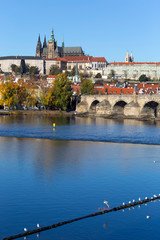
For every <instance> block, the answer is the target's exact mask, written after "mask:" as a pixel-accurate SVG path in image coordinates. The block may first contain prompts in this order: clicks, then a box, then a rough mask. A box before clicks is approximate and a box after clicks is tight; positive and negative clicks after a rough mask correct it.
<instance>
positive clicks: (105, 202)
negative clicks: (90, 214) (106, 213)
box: [103, 200, 109, 208]
mask: <svg viewBox="0 0 160 240" xmlns="http://www.w3.org/2000/svg"><path fill="white" fill-rule="evenodd" d="M103 203H104V204H106V206H107V208H109V204H108V202H107V201H105V200H104V202H103Z"/></svg>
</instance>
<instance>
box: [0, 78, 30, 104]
mask: <svg viewBox="0 0 160 240" xmlns="http://www.w3.org/2000/svg"><path fill="white" fill-rule="evenodd" d="M0 93H1V104H5V105H7V106H8V107H9V108H13V107H16V108H21V107H22V104H23V103H24V102H25V100H26V97H27V95H28V94H27V91H26V88H25V87H24V86H20V85H18V84H17V83H13V82H6V83H2V84H1V86H0Z"/></svg>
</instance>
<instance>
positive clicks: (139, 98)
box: [76, 94, 160, 120]
mask: <svg viewBox="0 0 160 240" xmlns="http://www.w3.org/2000/svg"><path fill="white" fill-rule="evenodd" d="M76 113H77V114H79V115H94V116H104V117H108V118H111V117H120V116H121V117H123V118H136V119H142V118H144V119H145V118H146V119H159V120H160V95H159V94H154V95H135V94H133V95H83V96H82V97H81V102H80V103H79V104H78V105H77V107H76Z"/></svg>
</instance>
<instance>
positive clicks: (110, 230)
mask: <svg viewBox="0 0 160 240" xmlns="http://www.w3.org/2000/svg"><path fill="white" fill-rule="evenodd" d="M53 123H56V128H55V129H53V127H52V126H53ZM0 193H1V195H0V214H1V218H0V239H1V238H3V237H7V236H10V235H15V234H18V233H22V232H23V229H24V227H26V228H27V229H28V230H31V229H35V228H36V224H37V223H39V224H40V226H41V227H43V226H47V225H51V224H54V223H57V222H59V221H64V220H69V219H72V218H76V217H81V216H85V215H88V214H90V213H93V212H96V211H98V208H99V207H101V208H104V207H105V205H104V203H103V201H104V200H107V201H108V202H109V205H110V207H111V208H112V207H116V206H119V205H122V202H125V203H128V202H129V201H132V200H133V199H134V200H137V201H138V198H139V197H141V199H144V197H146V196H147V197H151V196H153V194H156V195H158V194H159V193H160V123H158V122H156V123H155V122H140V121H134V120H119V121H118V120H106V119H103V118H96V119H95V118H66V117H64V118H49V117H36V116H33V117H31V116H30V117H28V116H26V117H25V116H24V117H9V116H1V117H0ZM159 213H160V202H159V201H157V202H151V203H148V204H147V206H145V205H142V206H141V207H140V208H139V207H138V206H137V207H135V209H131V210H129V209H126V210H125V212H122V211H117V212H113V213H109V214H105V215H102V216H97V217H94V218H89V219H85V220H82V221H79V222H75V223H71V224H68V225H64V226H61V227H59V228H56V229H52V230H49V231H46V232H42V233H40V236H39V237H38V238H37V236H36V235H33V236H29V237H27V239H32V240H33V239H41V240H52V239H55V240H59V239H65V240H66V239H67V240H68V239H70V240H72V239H74V240H81V239H84V240H86V239H93V240H94V239H101V240H103V239H109V240H117V239H120V240H128V239H130V240H133V239H137V240H139V239H159V236H160V228H159V219H160V217H159ZM146 216H150V219H147V218H146Z"/></svg>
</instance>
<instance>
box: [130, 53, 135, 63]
mask: <svg viewBox="0 0 160 240" xmlns="http://www.w3.org/2000/svg"><path fill="white" fill-rule="evenodd" d="M130 61H131V62H134V58H133V53H132V52H131V57H130Z"/></svg>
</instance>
